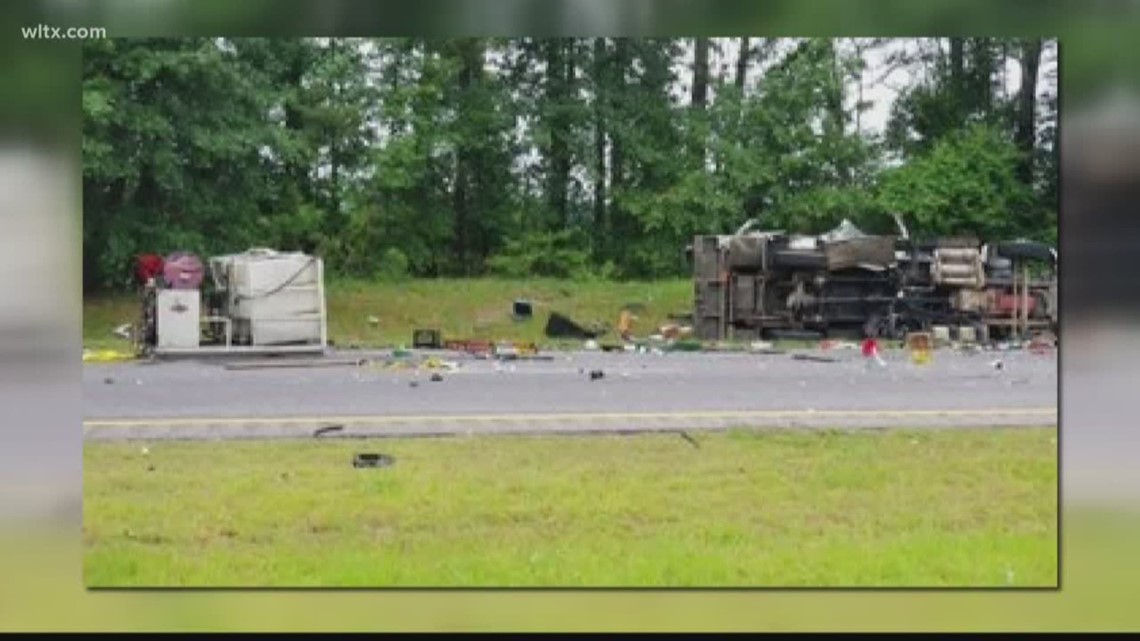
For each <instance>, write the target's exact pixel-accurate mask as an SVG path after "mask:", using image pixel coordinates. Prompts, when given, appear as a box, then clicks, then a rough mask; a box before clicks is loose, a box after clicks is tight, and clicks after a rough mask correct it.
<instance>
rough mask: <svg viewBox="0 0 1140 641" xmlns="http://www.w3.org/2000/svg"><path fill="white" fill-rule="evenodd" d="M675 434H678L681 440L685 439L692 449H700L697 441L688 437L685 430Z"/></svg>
mask: <svg viewBox="0 0 1140 641" xmlns="http://www.w3.org/2000/svg"><path fill="white" fill-rule="evenodd" d="M677 433H678V434H679V435H680V436H681V438H683V439H685V440H686V441H688V442H689V444H690V445H692V446H693V447H695V448H697V449H698V450H699V449H701V444H700V443H698V442H697V439H695V438H693V437H691V436H689V433H688V432H686V431H685V430H681V431H679V432H677Z"/></svg>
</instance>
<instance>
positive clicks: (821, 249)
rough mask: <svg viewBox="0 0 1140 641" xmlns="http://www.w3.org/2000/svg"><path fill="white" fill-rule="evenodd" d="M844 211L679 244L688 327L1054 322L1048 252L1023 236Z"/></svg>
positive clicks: (1020, 331) (877, 330)
mask: <svg viewBox="0 0 1140 641" xmlns="http://www.w3.org/2000/svg"><path fill="white" fill-rule="evenodd" d="M896 222H897V223H898V225H899V231H900V234H899V235H897V236H895V235H868V234H865V233H863V232H862V231H861V230H859V229H858V228H857V227H855V226H854V225H853V224H851V223H850V222H849V221H847V220H844V221H843V222H842V223H841V224H840V225H839V226H838V227H836V228H835V229H833V230H831V231H830V232H828V233H826V234H821V235H818V236H809V235H802V234H790V233H787V232H784V231H750V228H751V227H752V226H753V225H754V224H755V221H749V223H747V224H745V225H744V226H743V227H741V228H740V229H739V230H737V232H736V233H734V234H729V235H710V236H698V237H696V238H695V239H694V241H693V245H692V246H691V248H690V250H689V255H690V260H691V263H692V267H693V275H694V288H695V291H694V302H695V305H694V312H693V320H694V330H695V333H696V335H697V337H698V338H701V339H704V340H752V339H757V338H781V337H790V338H820V337H836V336H843V337H881V338H902V337H903V336H905V335H906V334H907V333H908V332H912V331H930V330H931V329H932V328H934V327H937V326H944V327H946V328H947V330H948V331H950V332H953V333H956V334H958V335H959V336H960V337H962V338H967V337H973V338H974V339H975V340H980V341H985V340H988V339H990V338H995V339H996V338H1004V337H1025V336H1027V335H1029V334H1032V333H1035V332H1038V331H1041V330H1051V331H1054V332H1055V331H1056V323H1057V279H1056V266H1057V254H1056V251H1055V250H1053V249H1052V248H1050V247H1048V246H1045V245H1042V244H1040V243H1034V242H1029V241H1015V242H1005V243H996V244H989V245H987V244H982V243H981V242H980V241H978V240H977V239H974V238H938V239H934V240H932V241H926V242H916V241H913V240H912V239H911V238H910V237H909V234H908V233H907V231H906V228H905V226H904V225H903V223H902V221H901V219H899V218H898V217H896Z"/></svg>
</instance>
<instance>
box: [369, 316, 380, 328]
mask: <svg viewBox="0 0 1140 641" xmlns="http://www.w3.org/2000/svg"><path fill="white" fill-rule="evenodd" d="M368 324H369V325H371V326H373V327H376V326H377V325H379V324H380V319H379V318H376V317H375V316H369V317H368Z"/></svg>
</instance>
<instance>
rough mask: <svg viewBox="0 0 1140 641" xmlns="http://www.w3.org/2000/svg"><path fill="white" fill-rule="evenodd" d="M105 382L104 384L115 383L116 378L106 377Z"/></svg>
mask: <svg viewBox="0 0 1140 641" xmlns="http://www.w3.org/2000/svg"><path fill="white" fill-rule="evenodd" d="M103 384H104V385H114V384H115V379H113V378H111V377H110V376H108V377H107V378H104V379H103Z"/></svg>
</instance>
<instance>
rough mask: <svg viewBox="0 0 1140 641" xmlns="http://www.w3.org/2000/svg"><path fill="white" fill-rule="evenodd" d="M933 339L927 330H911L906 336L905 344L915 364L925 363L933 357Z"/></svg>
mask: <svg viewBox="0 0 1140 641" xmlns="http://www.w3.org/2000/svg"><path fill="white" fill-rule="evenodd" d="M933 343H934V341H933V339H932V338H931V335H930V334H929V333H928V332H912V333H910V334H907V336H906V346H907V348H908V349H909V350H910V357H911V360H913V361H914V363H915V364H916V365H926V364H927V363H929V362H930V361H931V359H933V357H934V344H933Z"/></svg>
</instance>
